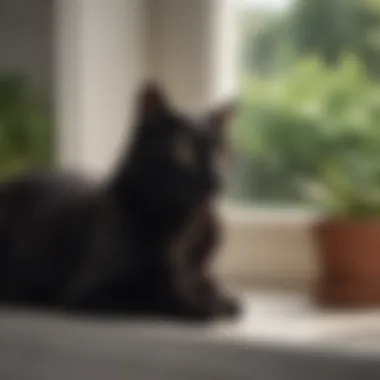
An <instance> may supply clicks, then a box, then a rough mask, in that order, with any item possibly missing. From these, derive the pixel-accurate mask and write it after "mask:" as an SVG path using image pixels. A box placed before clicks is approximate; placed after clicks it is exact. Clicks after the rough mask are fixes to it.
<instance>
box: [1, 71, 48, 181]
mask: <svg viewBox="0 0 380 380" xmlns="http://www.w3.org/2000/svg"><path fill="white" fill-rule="evenodd" d="M52 133H53V128H52V118H51V115H50V106H49V104H48V102H47V101H46V100H45V99H43V97H42V96H39V95H38V94H36V93H35V92H34V91H33V90H32V89H31V87H30V86H29V85H28V83H27V81H26V80H25V79H24V78H22V77H20V76H17V75H5V76H3V77H0V176H1V177H4V176H8V175H12V174H14V173H16V172H19V171H22V170H28V169H32V168H35V167H40V166H44V165H47V164H49V163H50V162H51V160H52Z"/></svg>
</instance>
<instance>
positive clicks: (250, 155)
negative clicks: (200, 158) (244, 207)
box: [231, 0, 380, 206]
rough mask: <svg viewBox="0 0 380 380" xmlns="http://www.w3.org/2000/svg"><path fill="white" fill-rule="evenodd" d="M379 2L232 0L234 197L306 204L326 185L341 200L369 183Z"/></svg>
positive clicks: (377, 105) (378, 108)
mask: <svg viewBox="0 0 380 380" xmlns="http://www.w3.org/2000/svg"><path fill="white" fill-rule="evenodd" d="M379 4H380V3H379V2H378V1H376V0H373V1H372V0H365V1H357V0H239V3H238V6H237V9H236V11H237V17H238V19H239V22H238V26H239V36H240V37H239V38H240V55H239V57H240V61H239V62H240V66H239V76H240V79H239V80H240V89H241V94H242V106H241V109H240V112H239V115H238V117H237V120H236V127H235V128H234V130H233V141H234V146H235V150H236V157H235V166H236V167H235V170H234V175H233V180H232V181H231V182H232V185H231V193H232V195H233V198H235V199H237V200H241V201H249V202H260V204H269V205H282V206H289V205H291V206H293V205H309V204H310V201H311V200H312V199H313V197H315V196H318V195H320V194H321V192H322V191H324V194H325V195H326V188H329V187H330V188H331V187H334V189H335V190H336V189H337V187H339V189H340V190H341V195H342V197H343V196H345V191H346V190H347V191H348V190H349V186H351V184H348V182H350V181H351V182H354V183H355V184H358V185H360V186H363V189H364V190H363V191H370V190H371V189H372V188H371V186H372V183H371V181H372V182H373V180H374V175H373V174H374V170H375V169H374V168H373V167H371V168H369V167H370V166H371V165H372V166H373V162H374V160H375V157H377V161H378V155H379V152H380V140H379V137H378V135H379V130H380V83H379V79H380V6H379ZM376 170H378V169H376ZM348 173H350V175H348ZM352 173H354V174H352ZM378 174H379V177H380V170H378ZM335 193H336V192H335ZM334 201H336V199H332V200H331V202H334Z"/></svg>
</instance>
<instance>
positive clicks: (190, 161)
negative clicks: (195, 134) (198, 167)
mask: <svg viewBox="0 0 380 380" xmlns="http://www.w3.org/2000/svg"><path fill="white" fill-rule="evenodd" d="M173 156H174V158H175V160H176V162H177V163H178V164H180V165H181V166H186V167H189V166H192V165H194V163H195V158H196V157H195V151H194V146H193V145H192V144H191V141H189V140H188V139H185V138H178V139H176V140H175V142H174V147H173Z"/></svg>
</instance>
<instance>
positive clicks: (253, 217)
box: [220, 202, 319, 226]
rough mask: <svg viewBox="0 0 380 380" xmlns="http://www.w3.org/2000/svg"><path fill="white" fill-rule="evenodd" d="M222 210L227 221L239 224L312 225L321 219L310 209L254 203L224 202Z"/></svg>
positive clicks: (221, 206)
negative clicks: (257, 204) (255, 204)
mask: <svg viewBox="0 0 380 380" xmlns="http://www.w3.org/2000/svg"><path fill="white" fill-rule="evenodd" d="M220 211H221V214H222V216H223V217H224V219H225V220H226V222H227V223H239V224H252V225H253V224H255V225H266V226H278V225H284V224H286V225H301V226H310V225H312V224H314V223H315V222H316V221H317V220H318V219H319V214H318V213H317V212H316V211H313V210H310V209H303V208H276V207H271V208H269V207H268V208H266V207H257V206H252V205H245V206H244V205H241V204H238V205H237V204H234V203H231V202H223V203H222V204H221V205H220Z"/></svg>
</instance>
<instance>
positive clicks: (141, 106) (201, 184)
mask: <svg viewBox="0 0 380 380" xmlns="http://www.w3.org/2000/svg"><path fill="white" fill-rule="evenodd" d="M233 108H234V107H233V104H232V103H231V104H227V105H225V106H223V107H220V108H219V109H218V110H216V111H214V112H210V113H209V114H208V115H205V117H203V118H200V119H199V120H192V119H191V118H188V117H185V116H183V115H181V114H180V113H178V112H176V111H175V110H174V109H173V107H172V106H171V105H170V103H169V101H168V99H167V98H166V96H165V95H164V93H163V91H162V90H161V89H160V88H159V87H158V86H157V85H153V84H150V85H147V86H145V87H144V88H143V90H142V91H141V93H140V97H139V101H138V118H137V124H136V139H135V141H134V144H133V154H132V156H131V168H133V170H132V173H131V174H132V177H133V182H134V185H135V186H136V187H137V189H138V191H139V193H140V196H143V197H144V198H145V199H147V200H150V201H152V202H165V203H166V202H169V203H170V202H172V203H183V204H189V205H190V204H195V203H196V202H198V201H202V200H205V199H208V198H210V197H211V196H213V195H214V194H215V192H216V191H217V190H218V188H219V182H220V181H219V178H220V170H219V168H220V161H221V160H222V159H223V152H224V148H225V141H226V137H227V124H228V122H229V120H230V118H231V116H232V113H233Z"/></svg>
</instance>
